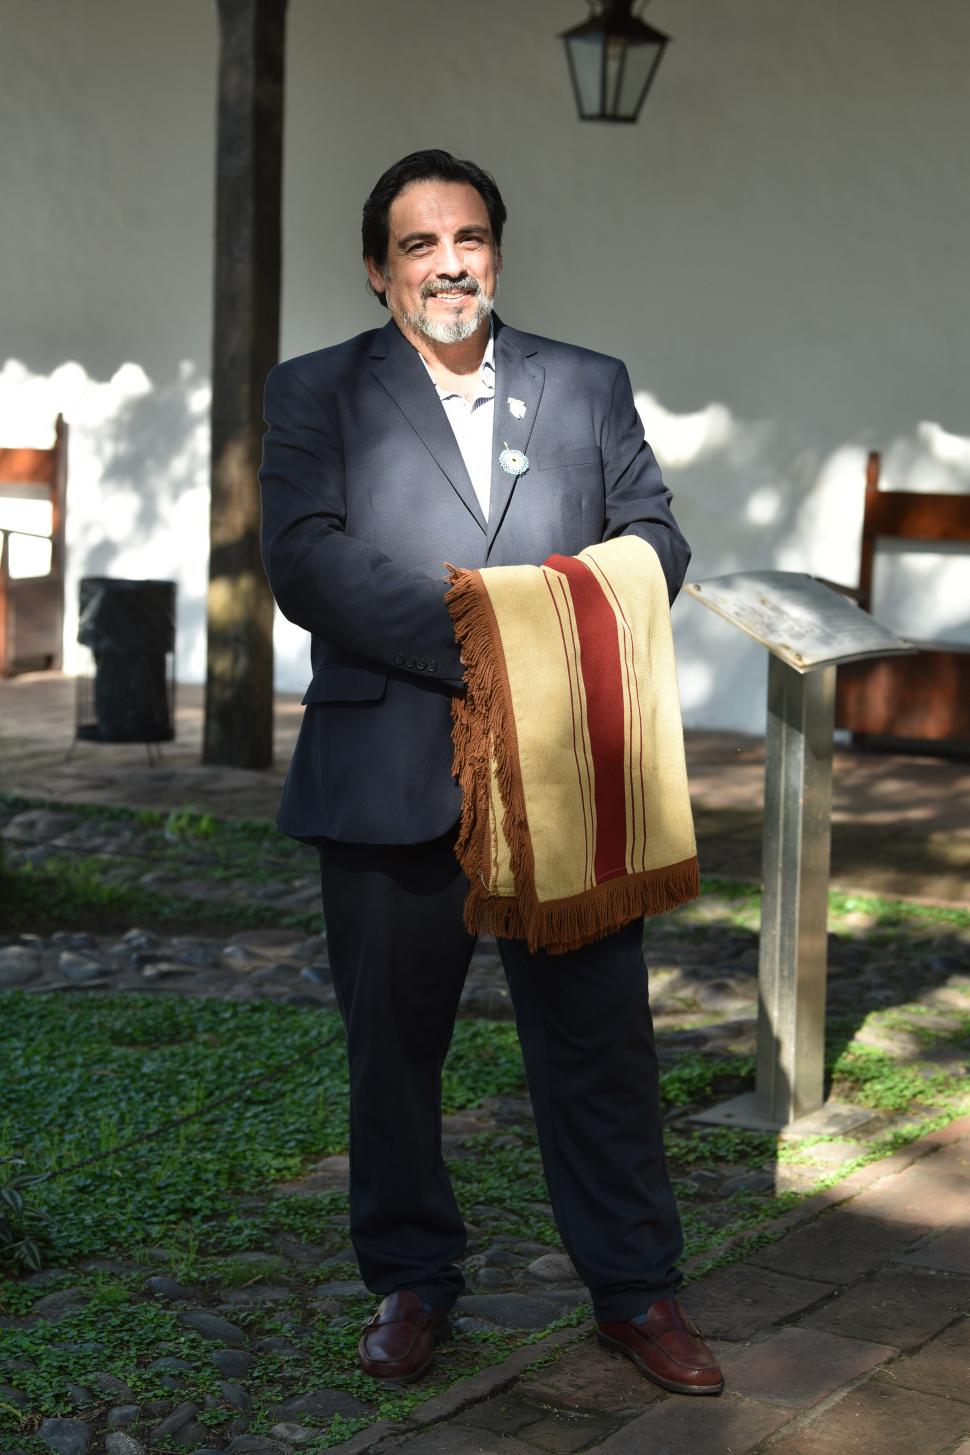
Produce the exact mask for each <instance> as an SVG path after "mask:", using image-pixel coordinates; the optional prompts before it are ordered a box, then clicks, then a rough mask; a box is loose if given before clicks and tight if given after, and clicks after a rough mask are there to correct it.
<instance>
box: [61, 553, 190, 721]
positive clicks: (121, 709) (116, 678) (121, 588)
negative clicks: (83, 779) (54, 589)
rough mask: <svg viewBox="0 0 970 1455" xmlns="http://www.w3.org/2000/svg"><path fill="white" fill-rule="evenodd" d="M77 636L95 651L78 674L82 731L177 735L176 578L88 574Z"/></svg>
mask: <svg viewBox="0 0 970 1455" xmlns="http://www.w3.org/2000/svg"><path fill="white" fill-rule="evenodd" d="M77 639H78V641H79V642H80V643H81V645H82V646H85V647H89V648H90V649H91V651H92V653H93V654H94V676H93V678H92V677H78V679H77V697H76V703H75V707H76V711H75V735H76V737H78V738H82V739H84V740H85V741H88V742H100V743H164V742H171V740H172V739H173V738H174V737H175V582H174V581H126V580H120V579H115V578H112V577H109V576H86V577H85V578H84V579H83V580H82V581H81V588H80V621H79V623H78V633H77Z"/></svg>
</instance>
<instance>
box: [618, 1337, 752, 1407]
mask: <svg viewBox="0 0 970 1455" xmlns="http://www.w3.org/2000/svg"><path fill="white" fill-rule="evenodd" d="M596 1342H597V1343H598V1344H599V1346H600V1348H601V1349H605V1350H606V1352H607V1354H620V1355H622V1357H623V1358H624V1359H629V1361H630V1363H631V1364H635V1365H636V1367H637V1368H638V1369H639V1371H640V1373H641V1374H642V1375H643V1377H644V1379H649V1380H650V1383H651V1384H656V1385H659V1387H660V1388H661V1389H667V1390H669V1391H670V1393H671V1394H711V1395H718V1394H720V1393H721V1392H722V1390H723V1389H724V1380H723V1379H722V1380H721V1382H720V1384H706V1385H700V1386H698V1385H696V1384H678V1383H677V1382H676V1380H673V1379H664V1377H663V1375H662V1374H654V1372H653V1370H652V1369H648V1368H647V1366H646V1364H644V1362H643V1360H642V1359H640V1358H639V1357H638V1356H637V1355H636V1354H634V1352H633V1350H632V1349H628V1348H627V1346H626V1345H625V1344H621V1343H619V1342H618V1341H617V1340H616V1339H611V1338H610V1337H609V1336H608V1335H607V1334H597V1335H596Z"/></svg>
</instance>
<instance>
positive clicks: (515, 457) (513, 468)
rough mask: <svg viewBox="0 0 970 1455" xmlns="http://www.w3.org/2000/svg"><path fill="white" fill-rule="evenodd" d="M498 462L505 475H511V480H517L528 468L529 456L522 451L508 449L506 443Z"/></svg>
mask: <svg viewBox="0 0 970 1455" xmlns="http://www.w3.org/2000/svg"><path fill="white" fill-rule="evenodd" d="M498 462H499V464H500V465H501V467H502V469H503V470H504V471H505V473H506V475H511V476H512V477H513V479H515V478H518V476H519V475H524V474H525V472H526V470H528V468H529V456H528V455H527V454H526V453H525V452H524V451H523V450H511V449H509V446H508V444H507V443H506V446H505V449H504V450H503V451H502V453H501V454H500V455H499V457H498Z"/></svg>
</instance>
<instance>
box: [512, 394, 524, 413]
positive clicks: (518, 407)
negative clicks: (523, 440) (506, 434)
mask: <svg viewBox="0 0 970 1455" xmlns="http://www.w3.org/2000/svg"><path fill="white" fill-rule="evenodd" d="M509 413H510V414H511V415H512V417H513V419H525V400H524V399H513V398H512V396H511V394H510V395H509Z"/></svg>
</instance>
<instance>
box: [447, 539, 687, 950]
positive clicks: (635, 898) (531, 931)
mask: <svg viewBox="0 0 970 1455" xmlns="http://www.w3.org/2000/svg"><path fill="white" fill-rule="evenodd" d="M446 569H447V571H448V574H449V580H450V582H451V587H450V589H449V591H448V593H447V595H446V596H445V604H446V606H447V607H448V610H449V612H450V613H451V619H452V621H453V623H454V627H455V637H456V639H457V641H458V644H459V647H460V649H461V655H462V658H463V660H464V662H465V684H466V689H467V690H466V694H465V696H464V697H455V698H453V700H452V709H451V713H452V737H453V741H454V761H453V764H452V771H453V773H454V774H455V776H456V777H457V779H458V783H459V787H460V788H461V795H462V803H461V821H460V824H459V831H458V842H457V844H456V848H455V852H456V854H457V856H458V862H459V863H460V864H461V867H462V869H463V870H464V872H465V874H466V876H467V878H468V882H469V886H470V887H469V892H468V896H467V898H466V900H465V925H466V927H467V928H468V930H469V932H470V933H471V934H482V933H489V934H493V935H496V936H497V937H498V938H500V939H509V940H525V941H526V942H527V944H528V947H529V951H530V953H533V954H534V953H535V951H536V950H538V949H544V950H546V951H548V952H549V954H552V955H562V954H565V953H566V952H567V951H569V950H575V949H578V948H579V947H580V946H581V945H588V944H590V943H592V941H594V940H599V939H603V938H604V936H606V935H609V934H612V933H613V932H614V930H617V929H619V928H620V927H621V925H624V924H627V923H628V922H629V921H630V920H631V919H636V918H637V917H638V916H639V915H655V914H665V913H666V912H667V911H668V910H671V909H675V908H676V907H677V906H678V905H680V904H684V903H686V901H687V900H690V899H696V897H697V896H698V894H699V893H700V876H699V870H698V865H697V860H696V858H693V859H686V860H684V861H683V862H682V863H680V864H668V865H665V866H663V867H662V868H659V869H651V870H648V871H647V872H646V873H643V874H635V875H625V876H623V877H620V878H617V879H616V880H612V881H609V882H607V883H605V884H598V885H596V886H595V888H593V889H591V890H588V891H586V892H584V893H582V894H576V895H572V896H571V897H570V898H568V899H559V900H550V901H548V902H546V903H545V904H540V903H539V900H538V898H537V896H536V889H535V859H534V857H533V853H532V840H531V838H530V835H529V826H528V821H527V818H526V811H525V794H524V791H523V788H522V780H521V776H520V773H519V754H518V738H517V734H516V730H515V715H514V713H513V710H512V694H511V690H510V688H509V681H508V675H507V673H506V670H505V654H504V651H503V649H502V639H501V635H500V633H499V629H498V622H497V621H496V618H495V612H494V610H493V609H492V603H491V601H490V599H489V595H488V590H487V588H486V586H485V583H484V582H483V580H482V577H481V573H480V572H478V571H466V570H462V569H460V568H459V567H456V566H447V567H446ZM493 763H494V766H495V774H496V777H497V779H498V788H499V795H500V797H501V801H502V807H503V810H504V813H503V820H502V830H503V832H504V834H505V838H506V841H507V843H508V846H509V854H510V860H511V868H512V877H513V879H514V881H515V886H516V893H515V895H514V896H506V895H499V894H494V893H492V892H491V890H490V877H491V870H492V833H491V827H490V821H491V813H490V793H489V789H490V782H491V774H492V765H493Z"/></svg>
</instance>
